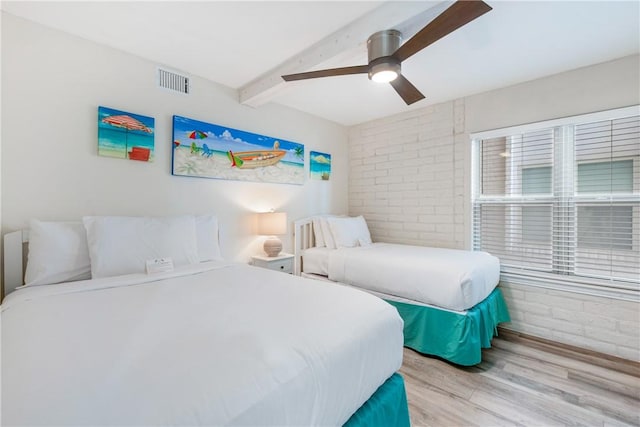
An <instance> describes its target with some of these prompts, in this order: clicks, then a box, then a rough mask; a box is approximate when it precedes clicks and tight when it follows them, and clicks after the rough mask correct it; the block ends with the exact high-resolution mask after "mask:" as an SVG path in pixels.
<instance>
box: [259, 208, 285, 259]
mask: <svg viewBox="0 0 640 427" xmlns="http://www.w3.org/2000/svg"><path fill="white" fill-rule="evenodd" d="M286 233H287V214H286V213H285V212H264V213H259V214H258V234H262V235H265V236H269V237H268V238H267V240H265V241H264V246H263V248H264V251H265V252H266V253H267V255H268V256H270V257H275V256H278V254H279V253H280V251H281V250H282V241H281V240H280V239H278V238H277V237H276V235H278V234H286Z"/></svg>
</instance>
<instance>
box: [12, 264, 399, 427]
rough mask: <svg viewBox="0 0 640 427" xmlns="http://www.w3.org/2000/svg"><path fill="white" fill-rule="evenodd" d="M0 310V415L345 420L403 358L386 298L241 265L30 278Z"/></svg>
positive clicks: (133, 421)
mask: <svg viewBox="0 0 640 427" xmlns="http://www.w3.org/2000/svg"><path fill="white" fill-rule="evenodd" d="M181 274H182V275H181ZM1 310H2V314H1V316H2V317H1V321H2V423H3V425H25V424H26V425H36V424H41V425H42V424H46V425H93V426H95V425H106V424H110V425H342V424H343V423H344V422H346V421H347V419H348V418H349V416H350V415H351V414H352V413H353V412H355V411H356V410H357V409H358V408H359V407H360V406H361V405H362V403H364V402H365V401H366V400H367V399H368V398H369V397H370V396H371V394H372V393H373V392H374V391H375V390H376V389H377V388H378V387H379V386H380V385H381V384H382V383H383V382H384V381H385V380H386V379H387V378H388V377H389V376H390V375H391V374H392V373H393V372H395V371H396V370H397V369H398V368H399V367H400V364H401V362H402V345H403V337H402V320H401V319H400V317H399V316H398V314H397V312H396V310H395V309H394V308H393V307H391V306H390V305H388V304H386V303H384V302H383V301H382V300H380V299H378V298H376V297H374V296H372V295H369V294H366V293H363V292H360V291H357V290H354V289H349V288H345V287H342V286H336V285H331V284H327V283H322V282H318V281H314V280H307V279H302V278H299V277H295V276H291V275H286V274H282V273H279V272H274V271H270V270H267V269H261V268H257V267H251V266H247V265H228V264H224V263H220V262H209V263H202V264H198V265H196V266H184V267H179V268H177V269H176V271H174V272H170V273H161V274H158V275H149V276H148V275H144V274H133V275H128V276H122V277H112V278H104V279H97V280H90V281H84V282H74V283H65V284H60V285H55V286H35V287H27V288H22V289H20V290H17V291H16V292H14V293H12V294H10V295H8V297H7V298H6V300H5V302H4V303H3V305H2V306H1Z"/></svg>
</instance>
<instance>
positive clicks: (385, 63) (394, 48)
mask: <svg viewBox="0 0 640 427" xmlns="http://www.w3.org/2000/svg"><path fill="white" fill-rule="evenodd" d="M490 10H491V6H489V5H488V4H486V3H485V2H483V1H481V0H458V1H457V2H455V3H454V4H453V5H451V6H450V7H449V8H448V9H447V10H445V11H444V12H442V13H441V14H440V15H438V16H437V17H436V18H435V19H433V20H432V21H431V22H429V23H428V24H427V25H426V26H425V27H424V28H422V29H421V30H420V31H418V32H417V33H416V34H415V35H414V36H413V37H411V38H410V39H409V40H407V42H406V43H404V44H403V45H402V46H400V43H401V41H402V34H401V33H400V32H399V31H396V30H383V31H379V32H377V33H375V34H373V35H372V36H371V37H369V39H368V40H367V52H368V61H369V63H368V64H367V65H356V66H353V67H342V68H331V69H328V70H318V71H309V72H306V73H297V74H288V75H285V76H282V78H283V79H284V80H285V81H293V80H305V79H315V78H318V77H331V76H344V75H348V74H365V73H367V74H368V75H369V79H370V80H373V81H375V82H381V83H390V84H391V86H393V88H394V89H395V90H396V92H398V95H400V97H402V99H403V100H404V102H406V103H407V105H411V104H413V103H414V102H417V101H420V100H421V99H423V98H424V95H423V94H422V93H421V92H420V91H419V90H418V89H417V88H416V87H415V86H414V85H413V84H411V82H410V81H409V80H407V79H406V78H405V77H404V76H403V75H402V74H401V73H400V68H401V64H402V61H404V60H405V59H407V58H409V57H411V56H413V55H414V54H416V53H418V52H419V51H421V50H422V49H424V48H425V47H427V46H429V45H430V44H432V43H434V42H436V41H438V40H440V39H441V38H442V37H444V36H446V35H447V34H449V33H452V32H453V31H455V30H457V29H458V28H460V27H462V26H463V25H465V24H468V23H469V22H471V21H473V20H474V19H476V18H478V17H480V16H482V15H484V14H485V13H487V12H489V11H490Z"/></svg>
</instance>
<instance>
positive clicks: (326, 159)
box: [309, 151, 331, 181]
mask: <svg viewBox="0 0 640 427" xmlns="http://www.w3.org/2000/svg"><path fill="white" fill-rule="evenodd" d="M309 176H310V177H311V179H321V180H323V181H328V180H329V178H330V177H331V154H327V153H320V152H318V151H311V152H310V153H309Z"/></svg>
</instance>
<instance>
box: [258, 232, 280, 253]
mask: <svg viewBox="0 0 640 427" xmlns="http://www.w3.org/2000/svg"><path fill="white" fill-rule="evenodd" d="M262 248H263V249H264V251H265V252H266V253H267V256H270V257H276V256H278V254H279V253H280V252H281V251H282V241H281V240H280V239H278V238H277V237H275V236H274V237H269V238H268V239H267V240H265V241H264V246H263V247H262Z"/></svg>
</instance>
